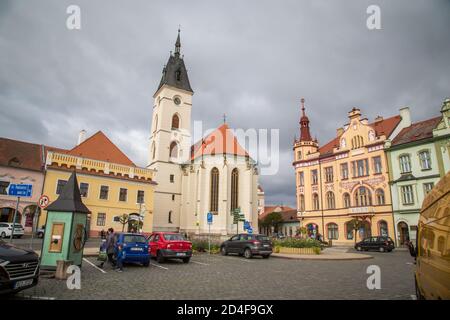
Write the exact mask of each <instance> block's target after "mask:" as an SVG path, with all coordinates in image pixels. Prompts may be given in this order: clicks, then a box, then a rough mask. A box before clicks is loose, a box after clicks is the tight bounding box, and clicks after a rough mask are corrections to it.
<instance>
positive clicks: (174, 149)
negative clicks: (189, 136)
mask: <svg viewBox="0 0 450 320" xmlns="http://www.w3.org/2000/svg"><path fill="white" fill-rule="evenodd" d="M169 157H171V158H178V143H176V142H175V141H172V143H171V144H170V152H169Z"/></svg>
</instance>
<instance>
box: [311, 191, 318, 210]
mask: <svg viewBox="0 0 450 320" xmlns="http://www.w3.org/2000/svg"><path fill="white" fill-rule="evenodd" d="M319 209H320V205H319V195H318V194H317V193H314V194H313V210H319Z"/></svg>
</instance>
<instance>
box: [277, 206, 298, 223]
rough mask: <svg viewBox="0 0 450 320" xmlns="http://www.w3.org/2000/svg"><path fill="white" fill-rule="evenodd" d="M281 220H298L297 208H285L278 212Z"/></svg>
mask: <svg viewBox="0 0 450 320" xmlns="http://www.w3.org/2000/svg"><path fill="white" fill-rule="evenodd" d="M280 214H281V217H282V218H283V222H298V218H297V210H295V209H293V210H285V211H281V212H280Z"/></svg>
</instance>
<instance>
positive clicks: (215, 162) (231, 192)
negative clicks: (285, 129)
mask: <svg viewBox="0 0 450 320" xmlns="http://www.w3.org/2000/svg"><path fill="white" fill-rule="evenodd" d="M180 47H181V43H180V34H179V33H178V38H177V41H176V43H175V52H174V54H171V55H170V57H169V61H168V62H167V64H166V66H165V67H164V69H163V75H162V78H161V82H160V84H159V86H158V89H157V90H156V92H155V94H154V96H153V97H154V106H153V117H152V126H151V137H150V149H149V165H148V167H149V168H151V169H154V170H155V171H156V172H155V181H157V182H158V186H156V189H155V195H154V216H153V226H154V228H153V229H154V231H177V232H182V233H184V232H186V233H188V234H198V235H202V234H206V233H207V232H208V229H209V226H208V223H207V213H208V212H212V213H213V223H212V225H211V227H210V228H211V233H214V234H216V235H217V236H226V235H229V234H234V233H236V231H237V226H236V225H235V224H233V216H232V214H231V213H232V212H233V210H234V209H235V208H240V209H241V213H242V214H244V215H245V220H247V221H249V222H250V224H251V226H252V227H253V230H258V196H257V192H258V171H257V167H256V164H255V162H254V161H253V160H252V159H251V158H250V156H249V155H248V153H247V152H246V151H245V149H244V148H242V147H241V146H240V144H239V143H238V141H237V139H236V137H235V136H234V135H233V133H232V130H230V129H229V128H228V125H227V124H226V123H224V124H223V125H222V126H220V127H219V128H217V129H216V130H215V131H213V132H212V133H211V134H209V135H208V136H206V137H204V138H203V139H201V141H199V142H197V143H196V144H194V145H192V146H191V136H192V134H191V108H192V95H193V93H194V92H193V90H192V88H191V86H190V83H189V78H188V74H187V70H186V67H185V64H184V60H183V57H182V56H181V55H180ZM242 226H243V223H242V222H241V223H240V224H239V232H243V228H242Z"/></svg>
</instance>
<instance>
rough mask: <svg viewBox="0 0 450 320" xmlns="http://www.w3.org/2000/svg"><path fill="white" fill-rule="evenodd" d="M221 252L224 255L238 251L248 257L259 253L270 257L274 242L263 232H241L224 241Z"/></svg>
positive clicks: (264, 256)
mask: <svg viewBox="0 0 450 320" xmlns="http://www.w3.org/2000/svg"><path fill="white" fill-rule="evenodd" d="M220 253H221V254H222V255H224V256H226V255H227V254H229V253H237V254H239V255H243V256H244V257H245V258H247V259H250V258H252V257H253V256H258V255H259V256H262V257H263V258H269V257H270V255H271V254H272V242H271V241H270V239H269V237H268V236H265V235H262V234H247V233H241V234H237V235H235V236H233V237H231V238H230V239H229V240H226V241H224V242H223V243H222V244H221V245H220Z"/></svg>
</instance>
